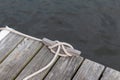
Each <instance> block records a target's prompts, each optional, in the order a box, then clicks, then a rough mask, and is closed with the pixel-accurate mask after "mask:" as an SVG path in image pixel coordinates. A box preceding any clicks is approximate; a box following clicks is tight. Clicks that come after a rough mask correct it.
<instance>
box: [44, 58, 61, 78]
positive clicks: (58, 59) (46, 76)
mask: <svg viewBox="0 0 120 80" xmlns="http://www.w3.org/2000/svg"><path fill="white" fill-rule="evenodd" d="M59 59H60V56H58V58H57V60H56V61H55V62H54V64H53V65H52V66H51V67H50V69H49V71H48V72H47V73H46V75H45V76H44V77H43V80H44V79H45V78H46V77H47V75H48V74H49V72H50V71H51V70H52V69H53V68H54V66H55V64H56V63H57V61H58V60H59Z"/></svg>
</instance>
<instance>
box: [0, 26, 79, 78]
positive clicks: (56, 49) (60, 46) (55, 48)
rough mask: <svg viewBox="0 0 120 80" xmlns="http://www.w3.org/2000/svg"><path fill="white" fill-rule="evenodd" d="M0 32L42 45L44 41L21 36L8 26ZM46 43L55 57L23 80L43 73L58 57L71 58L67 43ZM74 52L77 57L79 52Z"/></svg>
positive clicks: (70, 47)
mask: <svg viewBox="0 0 120 80" xmlns="http://www.w3.org/2000/svg"><path fill="white" fill-rule="evenodd" d="M0 30H8V31H11V32H14V33H16V34H19V35H21V36H24V37H27V38H30V39H34V40H37V41H40V42H42V43H44V42H45V41H46V40H44V39H38V38H35V37H32V36H29V35H26V34H23V33H21V32H18V31H16V30H14V29H12V28H9V27H8V26H6V27H5V28H0ZM46 42H47V43H49V44H50V45H48V44H45V45H46V46H47V47H48V48H49V49H50V51H51V52H52V53H54V54H55V56H54V57H53V59H52V60H51V61H50V62H49V63H48V64H47V65H46V66H45V67H43V68H42V69H40V70H38V71H36V72H34V73H33V74H31V75H29V76H27V77H25V78H24V79H23V80H28V79H30V78H32V77H33V76H35V75H37V74H39V73H41V72H43V71H44V70H46V69H47V68H49V67H50V66H52V65H53V64H54V62H55V61H56V59H57V57H58V56H63V57H68V56H73V54H71V53H70V51H68V50H70V49H71V50H74V48H73V46H72V45H70V44H68V43H65V42H60V41H54V44H51V43H50V42H49V41H46ZM61 51H62V52H61ZM74 51H76V53H78V54H79V55H80V53H81V52H80V51H77V50H74Z"/></svg>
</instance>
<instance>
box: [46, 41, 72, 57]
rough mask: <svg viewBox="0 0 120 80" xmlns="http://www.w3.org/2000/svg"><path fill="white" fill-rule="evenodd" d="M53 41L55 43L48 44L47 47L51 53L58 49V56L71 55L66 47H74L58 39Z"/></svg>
mask: <svg viewBox="0 0 120 80" xmlns="http://www.w3.org/2000/svg"><path fill="white" fill-rule="evenodd" d="M54 42H55V44H53V45H51V46H48V48H49V49H50V51H51V52H52V53H54V54H56V52H57V51H58V55H59V56H63V57H67V56H72V54H71V53H69V52H68V50H67V49H74V48H73V46H72V45H70V44H68V43H66V42H60V41H54ZM56 48H57V49H56Z"/></svg>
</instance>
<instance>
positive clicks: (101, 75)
mask: <svg viewBox="0 0 120 80" xmlns="http://www.w3.org/2000/svg"><path fill="white" fill-rule="evenodd" d="M106 68H107V67H105V66H104V69H103V71H102V73H101V74H100V77H99V79H98V80H101V78H102V77H103V74H104V72H105V70H106Z"/></svg>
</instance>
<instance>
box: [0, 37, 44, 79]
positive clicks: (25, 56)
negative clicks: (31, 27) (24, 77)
mask: <svg viewBox="0 0 120 80" xmlns="http://www.w3.org/2000/svg"><path fill="white" fill-rule="evenodd" d="M41 46H42V44H41V43H40V42H37V41H34V40H31V39H27V38H25V39H24V40H23V41H22V43H20V44H19V45H18V46H17V47H16V48H15V50H14V51H13V52H12V53H11V54H10V55H9V56H8V57H7V58H6V59H5V60H4V61H3V62H2V63H1V64H0V80H13V79H14V78H15V77H16V76H17V75H18V74H19V73H20V71H21V70H22V69H23V68H24V67H25V66H26V65H27V63H28V62H29V61H30V60H31V59H32V57H33V56H34V55H35V54H36V52H37V51H38V50H39V49H40V48H41Z"/></svg>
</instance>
